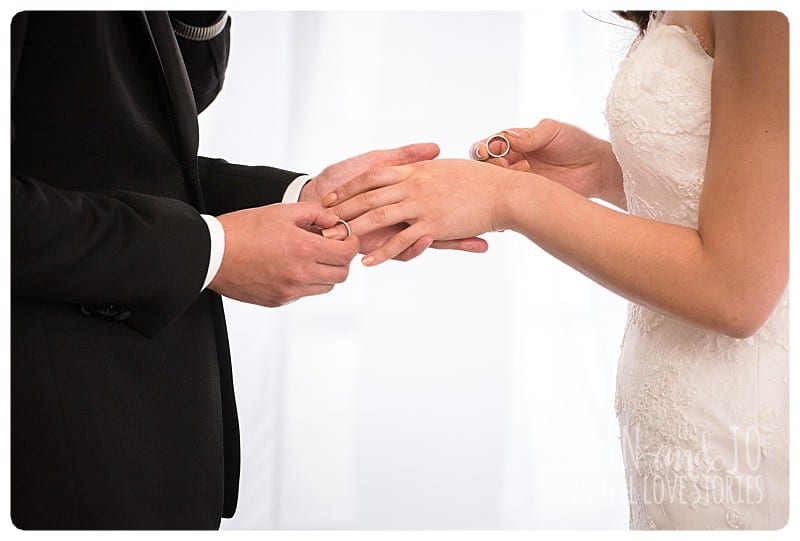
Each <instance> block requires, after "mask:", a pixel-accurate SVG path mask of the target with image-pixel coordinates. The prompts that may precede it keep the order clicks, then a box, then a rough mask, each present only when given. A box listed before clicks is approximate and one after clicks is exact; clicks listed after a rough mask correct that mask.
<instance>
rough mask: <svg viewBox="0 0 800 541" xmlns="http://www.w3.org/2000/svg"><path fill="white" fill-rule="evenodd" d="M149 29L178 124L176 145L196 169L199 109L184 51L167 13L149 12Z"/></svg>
mask: <svg viewBox="0 0 800 541" xmlns="http://www.w3.org/2000/svg"><path fill="white" fill-rule="evenodd" d="M144 16H145V23H146V24H145V26H146V27H147V30H148V34H149V36H150V39H151V40H152V42H153V47H154V49H155V54H156V57H157V59H158V63H159V65H160V66H161V73H162V75H163V77H164V82H165V83H166V90H167V95H168V96H167V97H168V99H169V102H170V108H171V111H172V120H173V123H174V125H175V131H176V134H175V135H176V139H177V141H176V143H177V145H178V152H179V156H180V159H181V162H182V163H183V164H184V165H187V166H193V165H194V163H193V162H194V161H195V160H196V158H197V145H198V140H199V137H198V129H197V109H196V108H195V104H194V94H193V93H192V85H191V83H190V82H189V75H188V74H187V73H186V66H185V65H184V64H183V58H182V57H181V52H180V48H179V47H178V42H177V41H176V39H175V33H174V32H173V30H172V23H171V22H170V20H169V15H168V14H167V13H166V12H150V11H148V12H145V14H144Z"/></svg>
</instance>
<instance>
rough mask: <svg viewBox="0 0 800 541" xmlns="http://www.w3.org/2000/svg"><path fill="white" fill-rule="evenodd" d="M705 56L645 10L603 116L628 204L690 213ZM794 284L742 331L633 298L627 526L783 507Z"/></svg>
mask: <svg viewBox="0 0 800 541" xmlns="http://www.w3.org/2000/svg"><path fill="white" fill-rule="evenodd" d="M713 63H714V61H713V59H712V58H711V57H710V56H709V55H708V54H706V52H705V51H704V50H703V48H702V47H701V44H700V43H699V41H698V39H697V37H696V36H695V34H694V33H692V32H691V31H690V30H686V29H683V28H680V27H676V26H670V25H665V24H662V23H661V22H660V21H659V20H656V19H653V20H651V22H650V27H649V29H648V31H647V32H646V33H645V35H644V37H643V38H641V40H639V42H638V43H636V44H635V45H634V47H633V48H632V50H631V52H630V53H629V55H628V57H627V58H626V59H625V60H624V61H623V63H622V64H621V66H620V69H619V72H618V74H617V77H616V79H615V81H614V84H613V86H612V89H611V91H610V94H609V97H608V103H607V111H606V116H607V120H608V124H609V128H610V133H611V142H612V146H613V149H614V153H615V154H616V156H617V159H618V160H619V163H620V166H621V168H622V172H623V180H624V187H625V194H626V196H627V204H628V210H629V211H630V212H631V213H632V214H635V215H637V216H642V217H645V218H649V219H652V220H659V221H662V222H669V223H673V224H680V225H683V226H688V227H696V226H697V211H698V206H699V201H700V192H701V190H702V188H703V175H704V171H705V165H706V152H707V150H708V138H709V126H710V121H711V111H710V98H711V96H710V90H711V72H712V68H713ZM788 312H789V308H788V288H787V290H786V291H785V292H784V293H783V296H782V298H781V300H780V302H779V303H778V306H777V308H776V309H775V311H774V313H773V314H772V316H771V317H770V319H769V320H768V321H767V323H766V324H765V325H764V326H763V328H762V329H761V330H759V331H758V332H757V333H756V334H755V335H754V336H753V337H751V338H748V339H745V340H737V339H733V338H730V337H727V336H724V335H722V334H719V333H715V332H711V331H707V330H704V329H702V328H699V327H696V326H694V325H691V324H689V323H686V322H683V321H680V320H678V319H674V318H671V317H667V316H664V315H662V314H659V313H657V312H653V311H651V310H648V309H647V308H644V307H641V306H638V305H635V304H631V305H630V307H629V313H628V324H627V327H626V330H625V336H624V339H623V342H622V348H621V349H622V351H621V356H620V360H619V366H618V371H617V397H616V411H617V416H618V419H619V424H620V432H621V437H620V440H621V443H622V452H623V460H624V464H625V471H626V481H627V486H628V497H629V500H630V524H631V528H634V529H661V528H666V529H726V528H733V529H739V528H753V529H774V528H780V527H782V526H784V525H785V524H786V521H787V520H788V513H789V503H788V500H789V454H788V452H789V451H788V439H789V379H788V378H789V336H788V333H789V326H788V315H789V314H788Z"/></svg>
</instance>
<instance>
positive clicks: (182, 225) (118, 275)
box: [11, 176, 210, 336]
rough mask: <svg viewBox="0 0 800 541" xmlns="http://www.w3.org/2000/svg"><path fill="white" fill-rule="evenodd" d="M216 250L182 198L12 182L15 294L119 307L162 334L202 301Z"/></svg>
mask: <svg viewBox="0 0 800 541" xmlns="http://www.w3.org/2000/svg"><path fill="white" fill-rule="evenodd" d="M209 253H210V239H209V234H208V228H207V226H206V224H205V222H204V221H203V219H202V217H201V216H200V214H199V213H198V212H197V210H195V209H194V208H193V207H191V206H190V205H188V204H186V203H183V202H181V201H177V200H173V199H168V198H163V197H154V196H149V195H145V194H140V193H133V192H124V191H114V192H97V193H95V192H91V193H89V192H76V191H69V190H60V189H56V188H53V187H51V186H49V185H48V184H47V183H45V182H42V181H39V180H36V179H33V178H29V177H26V176H12V206H11V290H12V294H13V295H15V296H25V297H34V298H40V299H46V300H49V301H57V302H65V303H74V304H76V305H81V304H103V303H114V304H118V305H119V306H121V307H124V308H126V309H127V310H129V311H130V317H129V318H128V319H127V320H126V323H128V324H129V325H130V326H132V327H133V328H135V329H137V330H138V331H140V332H142V333H143V334H145V335H147V336H153V335H155V334H156V333H157V332H158V331H159V330H160V329H162V328H163V327H165V326H166V325H167V324H168V323H170V322H171V321H172V320H173V319H175V318H176V317H177V316H178V315H180V314H181V313H182V312H183V311H184V310H185V309H186V308H187V307H188V306H189V305H190V304H191V303H192V302H194V301H195V300H196V299H197V297H198V296H199V294H200V289H201V288H202V285H203V280H204V278H205V274H206V271H207V269H208V258H209ZM76 310H77V307H76Z"/></svg>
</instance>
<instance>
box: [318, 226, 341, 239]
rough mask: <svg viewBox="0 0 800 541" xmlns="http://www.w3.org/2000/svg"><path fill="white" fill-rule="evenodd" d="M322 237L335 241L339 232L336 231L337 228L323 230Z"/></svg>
mask: <svg viewBox="0 0 800 541" xmlns="http://www.w3.org/2000/svg"><path fill="white" fill-rule="evenodd" d="M322 236H323V237H325V238H326V239H335V238H336V237H338V236H339V232H338V231H337V230H336V228H335V227H331V228H329V229H323V230H322Z"/></svg>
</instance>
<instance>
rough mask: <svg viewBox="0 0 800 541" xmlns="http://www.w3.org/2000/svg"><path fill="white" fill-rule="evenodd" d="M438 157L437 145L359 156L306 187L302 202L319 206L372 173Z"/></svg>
mask: <svg viewBox="0 0 800 541" xmlns="http://www.w3.org/2000/svg"><path fill="white" fill-rule="evenodd" d="M438 155H439V145H437V144H436V143H417V144H413V145H406V146H404V147H399V148H393V149H389V150H373V151H371V152H366V153H364V154H359V155H358V156H354V157H352V158H348V159H346V160H342V161H340V162H338V163H335V164H333V165H329V166H328V167H326V168H325V169H323V170H322V173H320V174H319V175H317V176H316V177H314V178H313V179H311V180H310V181H309V182H308V183H307V184H306V185H305V186H304V187H303V190H302V191H301V192H300V201H301V202H304V201H310V202H319V201H320V200H322V198H323V197H324V196H325V195H327V194H328V193H330V192H332V191H333V190H335V189H336V188H338V187H339V186H341V185H342V184H344V183H345V182H348V181H350V180H352V179H354V178H355V177H357V176H359V175H361V174H362V173H366V172H367V171H369V170H370V169H375V168H377V167H391V166H393V165H405V164H409V163H416V162H420V161H425V160H432V159H434V158H436V156H438Z"/></svg>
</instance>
